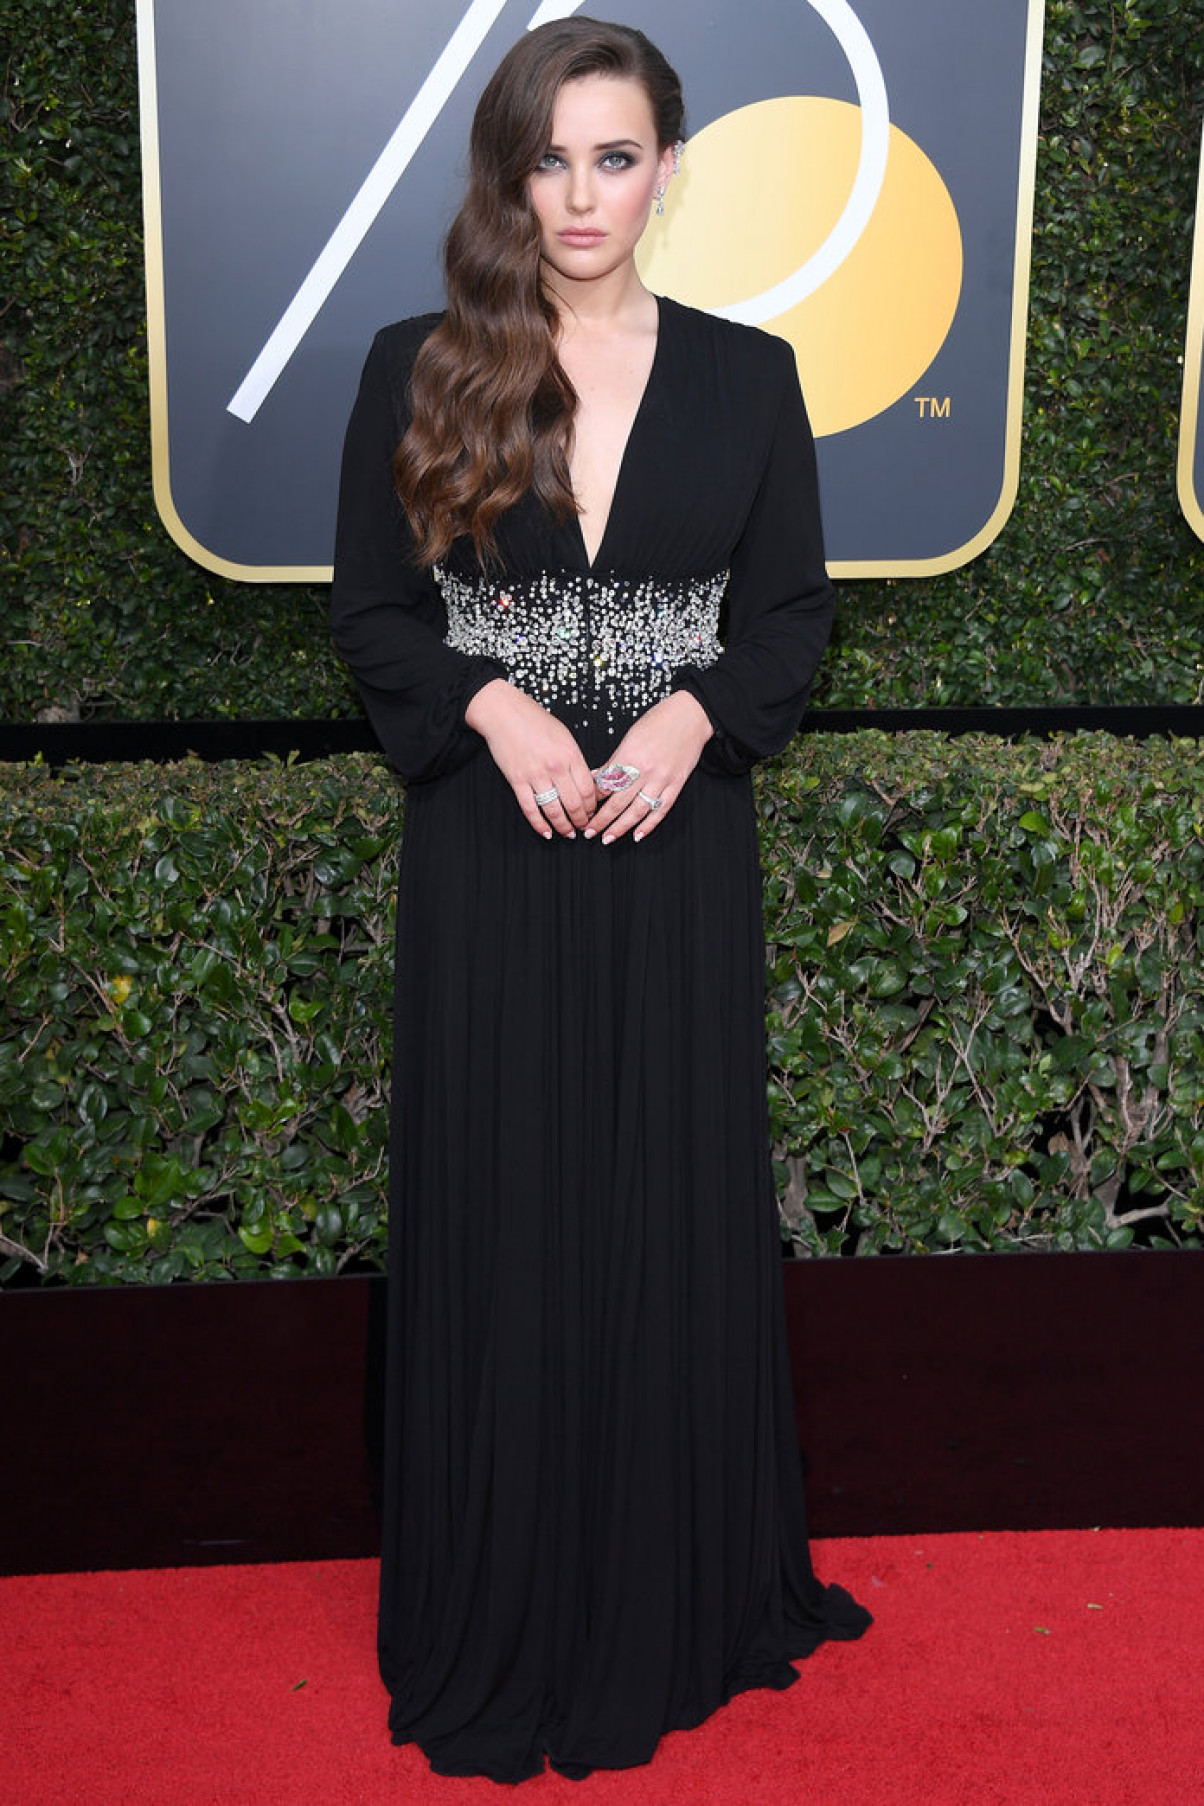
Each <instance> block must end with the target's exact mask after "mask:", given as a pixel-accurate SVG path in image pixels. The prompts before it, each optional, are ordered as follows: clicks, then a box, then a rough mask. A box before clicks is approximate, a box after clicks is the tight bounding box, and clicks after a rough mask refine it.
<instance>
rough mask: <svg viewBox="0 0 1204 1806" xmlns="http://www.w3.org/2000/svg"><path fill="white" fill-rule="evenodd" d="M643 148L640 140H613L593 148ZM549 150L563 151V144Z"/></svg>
mask: <svg viewBox="0 0 1204 1806" xmlns="http://www.w3.org/2000/svg"><path fill="white" fill-rule="evenodd" d="M643 148H644V146H643V145H642V144H641V143H640V140H639V139H638V138H612V139H610V141H609V142H608V143H606V144H595V145H593V146H592V149H593V150H594V151H614V150H628V149H630V150H643ZM548 149H549V150H550V151H562V150H563V149H564V146H563V144H549V146H548Z"/></svg>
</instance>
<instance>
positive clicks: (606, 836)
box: [602, 834, 614, 847]
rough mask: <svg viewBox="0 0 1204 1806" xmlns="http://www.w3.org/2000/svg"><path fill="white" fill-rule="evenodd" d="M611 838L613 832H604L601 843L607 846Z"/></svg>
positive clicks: (612, 837)
mask: <svg viewBox="0 0 1204 1806" xmlns="http://www.w3.org/2000/svg"><path fill="white" fill-rule="evenodd" d="M613 839H614V835H613V834H604V835H603V836H602V845H603V846H604V847H608V846H609V845H610V843H611V841H612V840H613Z"/></svg>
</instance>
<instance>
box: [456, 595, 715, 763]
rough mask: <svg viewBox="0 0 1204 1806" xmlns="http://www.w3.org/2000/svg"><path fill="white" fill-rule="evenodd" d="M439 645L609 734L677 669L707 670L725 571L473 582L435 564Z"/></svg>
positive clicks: (660, 691)
mask: <svg viewBox="0 0 1204 1806" xmlns="http://www.w3.org/2000/svg"><path fill="white" fill-rule="evenodd" d="M435 577H436V579H437V581H438V584H439V588H440V591H441V593H442V596H443V602H444V607H445V608H446V610H447V644H448V645H449V646H453V647H455V649H456V650H457V651H458V652H468V653H473V654H475V655H477V656H484V657H487V658H495V659H497V660H498V661H499V662H500V663H501V664H503V665H505V667H506V672H507V675H508V676H509V678H510V679H511V681H512V682H513V683H514V684H516V685H517V686H518V688H519V689H520V690H524V691H526V693H527V695H529V696H533V697H534V698H535V700H536V701H537V702H542V703H543V704H544V705H545V706H546V707H549V708H555V709H557V710H561V709H564V710H568V711H569V712H571V713H572V714H574V715H581V716H585V717H589V718H593V719H595V720H598V721H599V722H601V723H603V724H604V725H605V726H606V727H607V728H617V727H619V726H621V725H624V724H626V723H627V722H629V721H630V720H632V719H633V718H634V717H635V716H636V715H640V714H642V713H643V712H644V710H645V709H648V708H651V706H652V704H653V703H655V702H659V701H660V700H661V699H662V697H665V696H667V695H668V694H669V689H670V684H671V681H672V678H673V674H674V672H675V671H676V670H677V669H678V668H679V667H680V666H682V665H696V666H699V667H702V666H706V665H713V664H714V663H715V660H716V659H717V658H718V657H719V656H720V654H721V653H722V651H723V647H722V645H721V644H720V641H719V607H720V603H721V602H722V599H723V592H724V590H725V589H726V587H727V579H728V573H727V572H726V571H720V572H718V573H717V574H716V575H715V576H713V577H697V578H691V579H688V580H687V579H673V578H668V579H666V578H650V577H645V578H641V579H640V580H638V581H633V580H632V579H631V578H627V577H617V576H614V575H613V574H611V573H607V574H606V575H604V576H598V577H595V576H592V575H590V574H589V573H585V572H575V571H564V572H558V573H556V574H555V575H553V574H550V573H548V572H541V573H540V575H538V576H536V577H527V578H516V577H506V578H504V579H500V580H498V581H490V580H489V579H488V578H486V577H483V576H482V577H478V578H476V579H474V580H473V581H471V582H468V581H466V580H465V579H464V578H462V577H458V576H456V575H455V574H454V573H452V572H449V571H446V570H444V569H442V568H441V567H440V566H438V565H437V566H436V567H435Z"/></svg>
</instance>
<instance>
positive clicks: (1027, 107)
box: [828, 0, 1045, 577]
mask: <svg viewBox="0 0 1204 1806" xmlns="http://www.w3.org/2000/svg"><path fill="white" fill-rule="evenodd" d="M1044 39H1045V0H1029V9H1028V29H1027V31H1026V33H1025V43H1024V94H1023V99H1022V102H1021V111H1020V163H1019V169H1018V171H1017V186H1016V258H1015V263H1014V265H1013V274H1012V330H1011V339H1010V343H1009V348H1008V375H1007V413H1006V424H1005V427H1004V448H1003V482H1002V484H1001V485H1000V490H999V499H998V501H997V502H996V504H995V506H994V508H993V509H992V510H991V513H990V515H989V516H988V518H987V520H986V523H985V524H984V525H983V526H982V527H980V528H979V530H978V532H977V533H975V534H974V535H973V537H972V538H970V539H968V540H967V541H966V543H965V544H964V545H962V546H958V547H957V548H956V550H955V551H952V552H942V553H941V554H940V555H939V557H936V558H870V559H858V558H850V559H839V558H834V559H832V560H831V561H830V562H829V565H828V570H829V571H830V572H831V574H832V576H833V577H939V576H940V575H941V574H942V573H943V572H944V571H955V570H957V569H958V567H959V566H960V565H963V564H969V563H970V560H971V559H973V558H977V557H978V554H979V553H980V552H985V551H986V549H987V547H988V546H989V545H990V543H991V541H992V540H993V539H997V538H998V537H999V534H1000V533H1001V532H1002V530H1003V528H1004V526H1005V524H1006V522H1007V519H1008V516H1009V515H1010V514H1011V512H1012V509H1013V508H1014V507H1015V505H1016V495H1017V492H1018V490H1019V488H1020V439H1021V429H1022V424H1023V414H1024V354H1025V347H1026V343H1027V338H1028V290H1029V276H1030V273H1031V268H1032V251H1033V197H1034V194H1035V191H1036V183H1037V124H1038V120H1039V117H1040V105H1041V52H1042V48H1043V45H1044Z"/></svg>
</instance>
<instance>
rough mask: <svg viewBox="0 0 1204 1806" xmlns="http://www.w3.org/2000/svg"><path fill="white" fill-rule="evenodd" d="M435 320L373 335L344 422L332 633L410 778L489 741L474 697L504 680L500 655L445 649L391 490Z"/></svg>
mask: <svg viewBox="0 0 1204 1806" xmlns="http://www.w3.org/2000/svg"><path fill="white" fill-rule="evenodd" d="M432 323H433V322H432V321H431V320H426V321H414V322H408V323H407V324H406V326H405V327H402V328H399V327H387V328H385V330H384V331H383V332H380V333H378V334H377V336H376V339H375V340H374V342H373V345H372V349H371V351H370V352H369V353H368V358H367V362H366V363H365V365H364V373H363V376H362V378H361V381H360V388H359V394H358V396H357V398H356V402H355V406H354V408H353V409H352V412H351V419H350V421H349V423H348V426H347V437H346V441H345V443H344V447H343V468H342V480H341V483H340V488H339V512H338V526H337V530H336V535H335V560H334V584H333V587H332V590H331V602H330V630H331V635H332V637H333V639H334V643H335V645H336V646H337V648H338V650H339V652H340V653H341V654H342V656H343V658H344V659H345V660H346V662H347V664H348V666H349V667H350V669H351V672H352V674H353V676H354V677H355V681H356V685H357V687H358V689H359V693H360V696H361V698H362V699H363V703H364V707H365V709H366V710H367V712H368V716H369V719H370V720H371V722H372V726H373V728H374V729H375V731H376V735H377V738H378V739H379V741H380V743H381V745H382V746H383V748H384V750H385V752H386V753H387V754H388V756H389V758H390V759H391V761H392V762H393V764H394V765H395V766H396V767H397V769H398V771H399V772H400V773H401V775H402V777H404V778H406V779H407V780H409V781H411V782H419V781H421V780H423V779H427V778H434V777H438V776H440V775H442V774H443V773H444V772H447V771H452V770H454V769H455V768H456V766H458V765H462V764H463V763H464V762H465V761H466V760H467V759H469V758H471V757H472V755H473V753H474V752H476V751H477V750H478V749H479V748H480V747H481V745H482V741H481V739H480V736H479V735H478V734H476V733H474V732H473V730H472V729H471V728H469V727H467V726H466V725H465V722H464V711H465V709H466V708H467V707H468V704H469V702H470V701H471V699H472V697H473V696H475V694H476V692H477V691H478V690H479V689H481V687H482V686H483V685H484V684H486V683H488V682H489V681H490V680H491V679H492V678H495V677H505V675H506V672H505V668H504V667H503V666H502V665H500V664H498V663H496V662H495V661H494V660H493V659H488V658H474V657H470V656H469V655H467V654H466V653H463V652H457V651H455V650H454V649H453V648H452V647H450V646H448V645H445V643H444V637H443V636H444V634H445V633H446V630H447V621H446V615H445V613H444V609H443V603H442V600H441V598H440V595H439V589H438V585H437V584H436V582H435V580H434V577H433V576H432V574H431V573H430V571H428V570H424V569H423V568H421V567H420V566H419V565H418V564H416V563H415V561H414V556H413V540H412V536H411V533H410V527H409V522H408V520H407V519H406V514H405V510H404V508H403V507H402V505H401V503H400V501H399V500H398V497H397V493H396V491H395V489H394V487H393V475H392V459H393V453H394V451H395V450H396V448H397V445H398V443H399V441H400V439H401V437H402V435H403V434H404V432H405V430H406V427H407V426H408V424H409V414H408V395H407V382H408V376H409V370H410V367H411V365H412V362H413V356H414V353H415V352H416V351H417V349H418V346H419V345H420V344H421V342H422V339H423V338H424V337H425V335H426V332H427V331H429V329H430V326H431V324H432Z"/></svg>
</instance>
